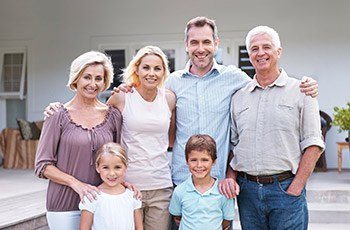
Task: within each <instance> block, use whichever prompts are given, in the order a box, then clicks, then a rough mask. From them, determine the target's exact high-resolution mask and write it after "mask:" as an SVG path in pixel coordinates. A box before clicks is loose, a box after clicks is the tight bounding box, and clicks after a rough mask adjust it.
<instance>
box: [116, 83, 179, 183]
mask: <svg viewBox="0 0 350 230" xmlns="http://www.w3.org/2000/svg"><path fill="white" fill-rule="evenodd" d="M122 115H123V124H122V135H121V143H122V145H123V147H124V148H125V149H126V151H127V154H128V158H129V164H128V168H127V172H126V177H125V180H126V181H127V182H130V183H132V184H134V185H135V186H136V187H137V188H138V189H140V190H154V189H161V188H167V187H171V186H172V185H173V184H172V180H171V172H170V165H169V160H168V158H167V148H168V145H169V139H168V131H169V126H170V117H171V111H170V109H169V106H168V103H167V101H166V97H165V90H164V89H158V93H157V96H156V98H155V99H154V101H153V102H148V101H146V100H144V99H143V98H142V96H141V95H140V94H139V93H138V92H137V90H135V91H134V93H127V94H125V106H124V110H123V112H122Z"/></svg>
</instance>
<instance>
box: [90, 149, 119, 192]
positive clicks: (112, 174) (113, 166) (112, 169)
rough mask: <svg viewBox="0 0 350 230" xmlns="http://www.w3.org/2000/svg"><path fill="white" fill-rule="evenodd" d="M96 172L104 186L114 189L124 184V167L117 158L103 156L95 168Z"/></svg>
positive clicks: (107, 155) (108, 155)
mask: <svg viewBox="0 0 350 230" xmlns="http://www.w3.org/2000/svg"><path fill="white" fill-rule="evenodd" d="M96 171H97V172H98V173H99V174H100V177H101V179H102V180H103V182H104V184H105V185H107V186H109V187H114V186H117V185H119V184H120V183H122V182H124V177H125V172H126V165H125V164H124V163H123V161H122V160H121V159H120V158H119V157H118V156H115V155H112V154H104V155H103V156H101V158H100V160H99V164H98V165H97V166H96Z"/></svg>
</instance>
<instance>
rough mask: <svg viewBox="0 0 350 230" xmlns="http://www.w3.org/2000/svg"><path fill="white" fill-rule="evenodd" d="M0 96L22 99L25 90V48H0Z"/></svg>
mask: <svg viewBox="0 0 350 230" xmlns="http://www.w3.org/2000/svg"><path fill="white" fill-rule="evenodd" d="M0 70H1V75H0V97H2V98H15V99H16V98H17V99H23V98H24V96H25V92H26V52H25V49H14V50H0Z"/></svg>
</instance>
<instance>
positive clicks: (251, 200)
mask: <svg viewBox="0 0 350 230" xmlns="http://www.w3.org/2000/svg"><path fill="white" fill-rule="evenodd" d="M292 180H293V178H289V179H286V180H284V181H281V182H279V181H277V180H276V179H275V180H274V183H272V184H259V183H256V182H253V181H249V180H247V179H245V178H242V177H238V178H237V182H238V184H239V186H240V189H241V191H240V194H239V196H238V197H237V203H238V210H239V217H240V221H241V225H242V229H243V230H274V229H276V230H283V229H288V230H293V229H296V230H304V229H305V230H307V225H308V209H307V203H306V196H305V194H306V191H305V188H304V189H303V191H302V193H301V195H300V196H292V195H289V194H287V192H286V190H287V189H288V187H289V185H290V183H291V182H292Z"/></svg>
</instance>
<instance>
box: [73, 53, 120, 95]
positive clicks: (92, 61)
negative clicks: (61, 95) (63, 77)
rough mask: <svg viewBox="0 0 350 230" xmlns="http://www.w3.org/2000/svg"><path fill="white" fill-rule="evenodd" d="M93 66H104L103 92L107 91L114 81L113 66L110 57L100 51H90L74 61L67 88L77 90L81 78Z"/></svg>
mask: <svg viewBox="0 0 350 230" xmlns="http://www.w3.org/2000/svg"><path fill="white" fill-rule="evenodd" d="M93 65H102V66H103V69H104V73H105V75H104V84H105V86H104V88H103V89H102V90H101V91H105V90H106V89H108V88H109V86H110V85H111V82H112V81H113V65H112V62H111V59H110V57H108V56H107V55H106V54H104V53H101V52H98V51H89V52H86V53H83V54H82V55H80V56H79V57H77V58H76V59H74V61H73V62H72V64H71V66H70V73H69V80H68V83H67V86H68V87H69V88H70V89H71V90H72V91H76V90H77V81H78V80H79V77H80V76H81V74H82V73H83V72H84V70H85V69H86V68H87V67H89V66H93Z"/></svg>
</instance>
